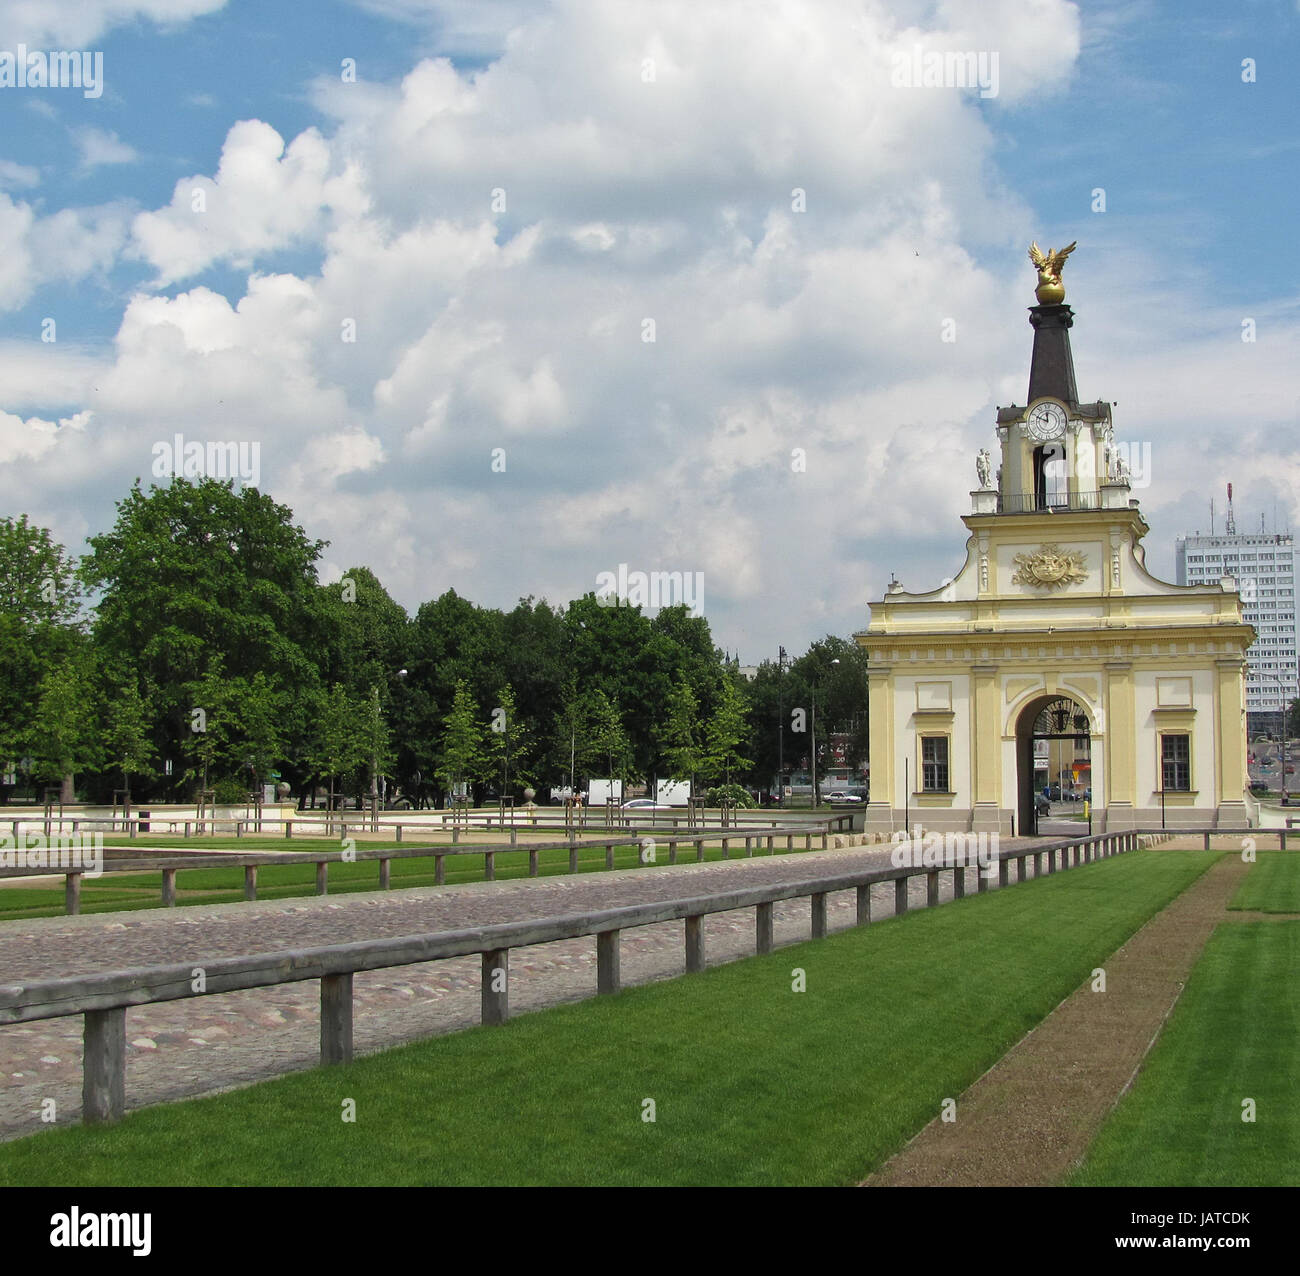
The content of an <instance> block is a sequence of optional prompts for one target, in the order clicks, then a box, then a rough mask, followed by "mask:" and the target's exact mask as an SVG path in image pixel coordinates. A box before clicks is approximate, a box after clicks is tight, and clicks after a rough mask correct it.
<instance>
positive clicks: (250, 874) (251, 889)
mask: <svg viewBox="0 0 1300 1276" xmlns="http://www.w3.org/2000/svg"><path fill="white" fill-rule="evenodd" d="M244 898H245V899H247V900H254V899H256V898H257V865H256V864H245V865H244Z"/></svg>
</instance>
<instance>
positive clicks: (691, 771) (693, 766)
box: [657, 678, 701, 792]
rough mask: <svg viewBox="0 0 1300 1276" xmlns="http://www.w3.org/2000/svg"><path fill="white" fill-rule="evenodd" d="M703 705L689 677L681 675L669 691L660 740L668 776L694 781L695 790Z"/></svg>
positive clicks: (660, 749)
mask: <svg viewBox="0 0 1300 1276" xmlns="http://www.w3.org/2000/svg"><path fill="white" fill-rule="evenodd" d="M699 719H700V705H699V701H698V700H696V698H695V692H693V691H692V690H691V688H690V684H689V683H688V682H687V681H686V679H685V678H679V679H678V681H677V683H676V685H675V686H674V687H673V689H672V691H671V692H669V694H668V703H667V705H666V706H665V714H664V721H663V724H662V725H661V727H660V729H659V732H658V736H657V740H658V744H659V756H660V758H661V760H662V765H663V768H664V771H665V774H666V776H667V778H668V779H670V780H676V781H677V782H679V783H684V782H686V781H689V782H690V785H691V791H692V792H694V791H695V773H696V772H697V771H698V770H699V769H700V758H701V749H700V744H699V739H698V730H699Z"/></svg>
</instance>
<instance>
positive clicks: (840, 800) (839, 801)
mask: <svg viewBox="0 0 1300 1276" xmlns="http://www.w3.org/2000/svg"><path fill="white" fill-rule="evenodd" d="M826 801H827V802H828V803H829V804H830V805H831V806H858V805H861V803H862V798H861V797H860V796H859V795H858V794H857V793H845V792H843V791H842V790H841V791H838V792H835V793H828V794H827V795H826Z"/></svg>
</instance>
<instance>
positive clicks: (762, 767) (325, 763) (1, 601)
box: [0, 478, 866, 802]
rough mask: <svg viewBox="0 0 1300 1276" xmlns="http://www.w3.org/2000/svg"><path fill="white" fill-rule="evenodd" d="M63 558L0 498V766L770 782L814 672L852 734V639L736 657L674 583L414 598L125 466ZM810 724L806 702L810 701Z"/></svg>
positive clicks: (146, 789)
mask: <svg viewBox="0 0 1300 1276" xmlns="http://www.w3.org/2000/svg"><path fill="white" fill-rule="evenodd" d="M88 545H89V548H88V551H87V553H86V554H85V555H84V556H83V557H82V558H81V559H79V560H78V559H75V558H74V557H73V556H72V555H70V554H69V553H68V552H67V550H66V549H65V548H64V547H63V546H61V545H59V544H58V543H57V542H56V541H55V540H54V539H53V537H52V536H51V535H50V533H49V531H48V530H46V529H44V528H41V527H37V526H35V525H33V524H32V523H31V522H30V521H29V520H28V518H27V517H26V516H22V517H19V518H17V519H14V518H6V519H3V520H0V670H2V673H0V715H2V716H0V763H5V764H6V765H5V769H6V772H7V773H6V774H5V775H4V777H3V779H4V781H5V783H6V785H8V786H9V787H8V788H6V789H5V793H6V794H7V793H8V792H9V791H10V789H11V788H12V786H13V785H14V784H18V783H22V782H24V781H27V780H30V781H34V782H40V781H46V782H50V783H54V782H57V783H59V784H60V785H61V787H62V791H63V796H64V800H71V799H72V797H73V793H74V786H75V787H78V788H80V790H81V791H82V792H83V793H84V794H85V795H86V796H87V797H90V798H92V799H94V800H100V801H104V800H107V799H108V798H109V797H110V795H111V793H112V791H113V790H115V789H130V790H131V791H132V792H133V793H134V794H135V795H136V796H137V797H151V798H154V799H164V800H165V799H168V798H171V799H181V798H189V797H192V796H193V795H194V794H195V793H196V792H199V791H209V790H212V791H216V793H217V796H218V798H219V799H222V800H232V799H233V797H234V795H235V794H238V795H240V796H241V797H242V796H243V795H244V794H246V793H248V792H249V791H250V790H255V789H256V788H258V787H259V786H260V785H262V784H264V783H267V782H271V781H278V782H281V783H285V784H288V785H289V786H290V788H291V790H292V791H293V792H294V793H297V794H312V793H314V792H315V791H316V790H317V789H318V788H323V787H326V786H328V787H330V788H336V789H345V790H348V791H352V792H364V791H365V790H366V789H368V788H369V787H370V785H371V784H372V783H375V782H376V779H377V777H379V776H385V777H388V778H389V779H390V781H392V782H395V783H396V784H397V785H398V786H400V788H401V789H402V790H403V792H404V793H406V794H407V795H408V796H410V797H412V798H413V799H416V800H428V801H433V802H438V801H440V800H441V799H442V798H443V796H444V795H445V794H446V793H447V792H448V791H450V790H451V789H452V788H453V787H454V786H455V785H456V784H458V783H466V784H469V785H471V786H472V788H473V793H474V796H475V797H476V798H479V799H482V798H483V797H485V796H486V795H487V794H488V793H489V792H491V791H507V790H508V791H509V792H510V793H511V794H512V795H514V796H518V795H519V794H520V792H521V791H522V789H523V788H524V787H526V786H531V787H533V788H536V789H538V790H539V791H542V792H546V791H547V789H549V787H551V786H561V785H567V784H568V783H570V782H571V781H577V782H578V783H579V784H580V783H581V780H582V779H583V777H586V776H590V775H612V776H622V777H624V778H626V779H629V780H633V781H636V780H641V779H647V778H649V777H652V776H659V777H670V778H676V779H681V780H692V781H695V782H698V781H707V782H709V783H713V784H723V783H740V784H746V785H754V786H757V787H766V786H768V785H769V784H770V783H771V782H772V780H773V778H774V777H775V775H776V772H777V762H778V756H779V754H780V753H781V752H782V747H783V746H784V759H785V763H786V768H787V770H790V769H791V768H793V767H798V766H799V765H800V764H801V763H802V764H803V765H806V764H807V760H808V755H809V752H810V749H809V735H808V732H807V729H806V727H805V729H804V730H802V731H801V730H800V729H799V728H800V726H801V723H800V721H799V719H798V715H797V714H796V713H795V711H796V710H799V709H801V708H802V710H803V716H804V718H805V719H806V718H807V717H808V716H809V715H808V712H807V710H808V708H809V707H810V705H811V703H812V699H811V698H812V695H813V694H814V689H816V690H815V694H817V696H818V710H817V728H818V736H819V767H824V766H825V761H826V756H825V746H826V740H827V734H828V730H829V729H836V730H844V731H846V732H847V734H848V736H849V761H850V764H853V763H855V762H857V761H858V760H860V759H861V758H863V757H864V756H865V747H866V702H865V701H866V680H865V665H864V658H863V656H862V653H861V651H860V649H859V648H858V647H857V646H856V644H854V643H851V642H848V641H846V640H843V639H838V638H832V637H828V638H826V639H823V640H821V641H820V642H817V643H814V644H813V645H812V647H811V648H810V649H809V650H808V651H807V652H806V653H805V654H804V655H803V656H801V657H799V658H797V659H796V660H794V661H793V662H788V663H782V664H781V665H778V664H777V663H776V662H767V663H765V664H763V665H761V666H760V667H759V669H758V675H757V677H756V678H754V679H753V680H752V681H750V680H747V679H745V678H743V677H741V676H740V673H739V670H738V669H737V667H736V664H735V663H734V662H732V661H730V660H728V659H727V658H726V657H725V656H724V654H723V653H722V652H720V651H718V650H717V649H716V648H715V647H714V645H713V640H712V637H711V634H710V632H709V627H708V623H707V621H706V620H704V619H703V618H701V617H694V616H692V615H690V614H689V612H688V611H687V610H686V608H685V607H681V606H678V607H666V608H663V609H661V610H659V611H658V612H657V613H656V614H655V615H653V616H645V615H643V614H642V612H641V610H640V609H639V608H636V607H626V606H607V605H603V604H602V602H599V601H598V600H597V599H596V598H595V596H594V594H588V595H586V596H584V597H582V598H579V599H576V600H574V601H573V602H571V603H569V604H568V605H567V606H565V607H553V606H551V605H550V604H549V603H547V602H546V601H545V600H535V599H533V598H526V599H522V600H521V601H520V602H519V603H518V604H517V605H516V606H515V607H514V608H513V609H511V610H509V611H503V610H500V609H496V608H485V607H478V606H475V605H474V604H473V603H471V602H469V601H468V600H466V599H465V598H462V597H461V596H460V595H458V594H457V593H456V592H455V591H453V590H449V591H448V592H447V593H445V594H443V595H442V596H441V597H440V598H437V599H435V600H433V601H431V602H427V603H424V604H423V605H422V606H420V607H419V609H418V610H417V611H416V613H415V615H414V616H409V615H408V614H407V612H406V611H405V610H404V608H402V607H401V606H400V605H399V604H398V603H397V602H396V601H395V600H394V599H392V598H391V597H390V596H389V594H388V592H387V591H386V590H385V589H384V587H383V585H382V584H381V583H380V581H379V580H378V579H377V578H376V576H375V575H374V574H373V573H372V572H371V571H370V570H369V569H367V568H364V567H358V568H355V569H353V570H351V571H349V572H348V573H347V574H346V575H345V576H344V577H343V579H342V580H340V581H337V582H335V583H333V584H330V585H321V584H320V583H319V581H318V579H317V575H316V565H317V562H318V560H319V557H320V554H321V552H322V550H323V549H324V548H325V546H324V543H323V542H320V541H314V540H312V539H310V538H309V537H308V536H307V534H306V533H305V532H304V531H303V529H302V528H301V527H299V526H297V525H296V524H295V523H294V521H293V515H292V511H290V510H289V509H287V508H286V507H284V506H281V505H277V504H276V503H275V502H274V501H272V500H271V499H270V498H269V497H267V496H266V495H264V494H262V493H260V492H258V491H257V490H256V489H249V488H244V489H242V490H240V491H236V490H235V489H234V487H233V485H232V484H230V483H229V482H218V481H215V480H207V479H205V480H199V481H195V482H191V481H190V480H187V479H180V478H178V479H175V480H174V481H172V482H171V483H170V484H169V485H168V486H166V487H152V488H151V489H150V490H149V491H148V492H145V491H143V490H142V489H141V487H140V485H139V483H137V484H136V485H135V487H134V488H133V489H132V491H131V492H130V493H129V494H128V496H127V497H126V498H125V499H124V500H122V501H120V502H119V503H118V508H117V518H116V521H115V523H114V526H113V528H112V529H111V530H110V531H108V532H106V533H104V534H102V535H98V536H92V537H91V538H90V539H89V542H88ZM807 725H811V724H810V723H808V724H807Z"/></svg>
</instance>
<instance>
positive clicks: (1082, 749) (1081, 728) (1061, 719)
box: [1016, 695, 1092, 836]
mask: <svg viewBox="0 0 1300 1276" xmlns="http://www.w3.org/2000/svg"><path fill="white" fill-rule="evenodd" d="M1016 783H1017V792H1018V803H1017V805H1018V808H1019V812H1018V818H1017V821H1016V824H1017V827H1018V828H1019V829H1020V831H1021V832H1022V833H1023V834H1025V835H1027V836H1032V835H1034V834H1037V832H1038V826H1039V819H1040V812H1041V811H1042V807H1043V804H1044V800H1045V802H1046V804H1047V807H1048V809H1049V811H1050V810H1051V809H1061V808H1062V807H1068V805H1069V804H1070V802H1072V801H1073V802H1082V801H1083V800H1084V798H1085V794H1086V795H1089V796H1090V795H1091V790H1092V728H1091V725H1090V723H1089V720H1088V711H1087V710H1086V709H1085V708H1084V707H1083V705H1081V704H1080V703H1079V702H1078V701H1077V700H1075V699H1073V697H1071V696H1063V695H1044V696H1038V697H1037V698H1036V699H1034V700H1031V701H1030V702H1029V703H1028V704H1027V705H1025V707H1024V708H1023V709H1022V710H1021V711H1020V716H1019V717H1018V718H1017V719H1016ZM1058 804H1059V805H1058Z"/></svg>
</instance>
